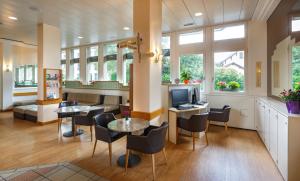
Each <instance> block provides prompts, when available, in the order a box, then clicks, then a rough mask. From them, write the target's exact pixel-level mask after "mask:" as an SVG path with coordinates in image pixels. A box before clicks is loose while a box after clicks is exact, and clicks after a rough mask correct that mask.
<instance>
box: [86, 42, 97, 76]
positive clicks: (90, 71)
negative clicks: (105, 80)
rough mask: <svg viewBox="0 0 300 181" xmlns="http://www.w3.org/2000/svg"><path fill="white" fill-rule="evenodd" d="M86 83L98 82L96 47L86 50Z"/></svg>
mask: <svg viewBox="0 0 300 181" xmlns="http://www.w3.org/2000/svg"><path fill="white" fill-rule="evenodd" d="M86 55H87V81H88V82H93V81H95V80H98V46H92V47H89V48H87V50H86Z"/></svg>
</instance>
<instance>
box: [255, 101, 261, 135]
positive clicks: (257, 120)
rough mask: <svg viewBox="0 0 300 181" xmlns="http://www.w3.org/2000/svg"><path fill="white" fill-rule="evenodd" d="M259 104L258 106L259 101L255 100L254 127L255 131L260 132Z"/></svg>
mask: <svg viewBox="0 0 300 181" xmlns="http://www.w3.org/2000/svg"><path fill="white" fill-rule="evenodd" d="M259 106H260V101H259V100H256V104H255V127H256V130H257V132H258V133H259V132H260V117H259V116H260V115H259Z"/></svg>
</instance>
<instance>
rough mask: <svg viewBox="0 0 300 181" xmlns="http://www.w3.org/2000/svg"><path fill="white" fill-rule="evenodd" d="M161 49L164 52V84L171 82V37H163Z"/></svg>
mask: <svg viewBox="0 0 300 181" xmlns="http://www.w3.org/2000/svg"><path fill="white" fill-rule="evenodd" d="M161 40H162V41H161V47H162V50H163V58H162V73H161V75H162V82H170V81H171V72H170V36H163V37H162V39H161Z"/></svg>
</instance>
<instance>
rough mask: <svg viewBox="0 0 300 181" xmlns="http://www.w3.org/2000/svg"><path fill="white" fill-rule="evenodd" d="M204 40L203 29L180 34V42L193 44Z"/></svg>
mask: <svg viewBox="0 0 300 181" xmlns="http://www.w3.org/2000/svg"><path fill="white" fill-rule="evenodd" d="M201 42H203V31H196V32H191V33H182V34H180V35H179V44H180V45H185V44H191V43H201Z"/></svg>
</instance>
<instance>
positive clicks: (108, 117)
mask: <svg viewBox="0 0 300 181" xmlns="http://www.w3.org/2000/svg"><path fill="white" fill-rule="evenodd" d="M94 120H95V125H96V126H102V127H105V128H107V125H108V123H109V122H111V121H113V120H116V117H115V116H114V114H113V113H102V114H100V115H96V116H95V117H94Z"/></svg>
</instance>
